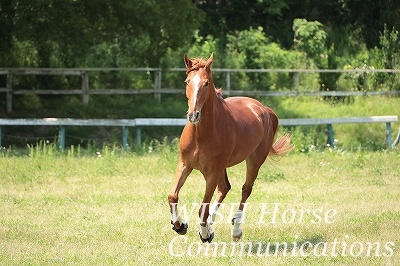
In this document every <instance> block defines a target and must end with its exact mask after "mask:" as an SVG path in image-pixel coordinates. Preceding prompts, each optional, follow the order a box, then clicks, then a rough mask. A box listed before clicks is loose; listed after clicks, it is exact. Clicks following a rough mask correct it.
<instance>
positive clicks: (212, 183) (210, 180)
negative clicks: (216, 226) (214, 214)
mask: <svg viewBox="0 0 400 266" xmlns="http://www.w3.org/2000/svg"><path fill="white" fill-rule="evenodd" d="M220 177H221V175H215V174H213V175H210V176H205V179H206V192H205V194H204V198H203V202H202V204H201V206H200V209H199V217H200V232H199V235H200V239H201V241H203V243H204V242H209V243H210V242H211V241H212V240H213V238H214V232H213V231H212V229H211V226H210V224H209V223H208V222H207V219H208V217H209V214H210V208H209V207H210V201H211V199H212V197H213V194H214V191H215V188H216V187H217V184H218V182H219V179H220Z"/></svg>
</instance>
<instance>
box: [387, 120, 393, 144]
mask: <svg viewBox="0 0 400 266" xmlns="http://www.w3.org/2000/svg"><path fill="white" fill-rule="evenodd" d="M386 144H387V147H388V149H389V150H390V149H391V148H392V126H391V124H390V122H387V123H386Z"/></svg>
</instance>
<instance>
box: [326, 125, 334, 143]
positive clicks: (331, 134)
mask: <svg viewBox="0 0 400 266" xmlns="http://www.w3.org/2000/svg"><path fill="white" fill-rule="evenodd" d="M327 126H328V144H329V145H330V146H331V147H335V136H334V134H335V133H334V132H333V127H332V124H327Z"/></svg>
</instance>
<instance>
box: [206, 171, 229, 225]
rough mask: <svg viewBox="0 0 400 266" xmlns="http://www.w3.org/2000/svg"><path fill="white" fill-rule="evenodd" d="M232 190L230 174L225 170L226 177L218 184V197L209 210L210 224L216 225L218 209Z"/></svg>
mask: <svg viewBox="0 0 400 266" xmlns="http://www.w3.org/2000/svg"><path fill="white" fill-rule="evenodd" d="M230 189H231V184H230V183H229V180H228V174H227V172H226V169H225V171H224V177H223V178H220V179H219V182H218V184H217V190H218V193H217V197H216V199H215V202H214V203H213V204H212V205H211V207H210V209H209V213H210V215H209V217H208V222H209V223H210V224H213V223H214V221H215V216H216V213H217V211H218V208H219V206H220V205H221V203H222V201H223V200H224V199H225V197H226V195H227V194H228V192H229V190H230Z"/></svg>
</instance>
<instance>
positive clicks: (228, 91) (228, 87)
mask: <svg viewBox="0 0 400 266" xmlns="http://www.w3.org/2000/svg"><path fill="white" fill-rule="evenodd" d="M226 91H227V95H228V96H230V95H231V72H230V71H227V72H226Z"/></svg>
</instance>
